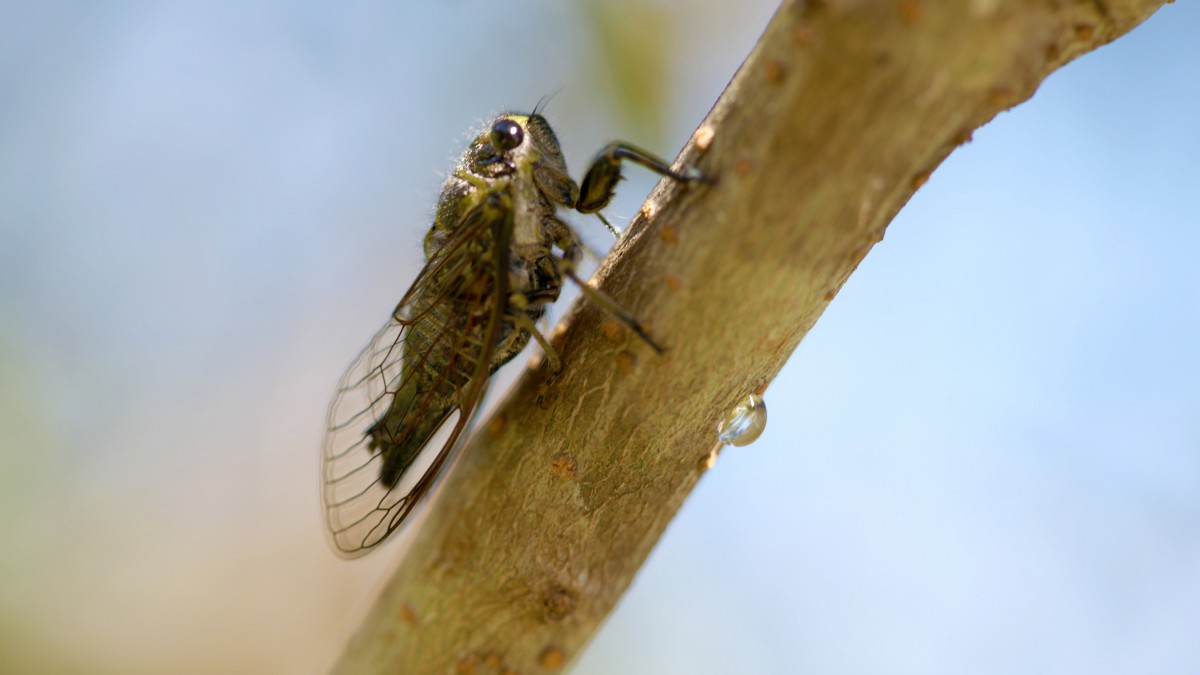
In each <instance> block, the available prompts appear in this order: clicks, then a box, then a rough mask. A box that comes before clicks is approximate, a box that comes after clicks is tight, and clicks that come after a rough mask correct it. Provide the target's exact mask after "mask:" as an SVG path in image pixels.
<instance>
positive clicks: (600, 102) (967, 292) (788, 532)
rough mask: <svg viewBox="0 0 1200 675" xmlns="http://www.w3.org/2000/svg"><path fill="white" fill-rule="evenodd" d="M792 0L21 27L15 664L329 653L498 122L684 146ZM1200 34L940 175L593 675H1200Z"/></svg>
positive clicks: (1149, 50)
mask: <svg viewBox="0 0 1200 675" xmlns="http://www.w3.org/2000/svg"><path fill="white" fill-rule="evenodd" d="M774 4H775V3H774V2H773V1H772V0H753V1H748V2H740V3H721V2H706V3H698V2H697V1H696V0H644V1H641V0H620V1H611V0H610V1H602V0H581V1H579V2H573V3H560V2H552V1H551V0H540V1H539V0H510V1H509V2H506V3H485V2H479V1H477V0H455V1H451V2H414V3H394V2H366V3H360V4H358V5H357V6H355V7H354V8H353V9H350V8H348V7H337V8H334V7H328V6H325V5H324V4H322V3H308V2H305V3H296V2H282V1H275V2H270V1H268V2H258V3H245V2H229V1H219V2H209V3H180V2H162V3H128V4H126V3H112V2H94V3H42V4H37V3H12V2H8V3H4V4H3V5H0V579H2V581H0V670H2V671H4V672H6V673H7V672H12V673H18V672H20V673H34V672H79V673H164V672H192V673H199V672H261V673H267V672H280V673H284V672H286V673H306V672H322V671H324V670H325V669H326V668H327V667H328V665H329V664H330V662H331V661H332V659H333V658H334V656H335V655H336V653H337V651H338V649H339V647H340V646H341V644H342V643H343V642H344V640H345V639H346V638H347V636H348V635H349V634H350V633H351V631H352V630H353V629H354V627H355V625H356V623H357V621H358V619H359V618H360V617H361V615H362V614H363V612H365V610H366V608H367V605H368V603H369V601H370V599H371V597H372V595H373V593H374V592H375V589H376V588H377V587H378V586H379V584H380V583H381V581H382V579H383V575H384V574H385V573H386V571H387V570H388V569H389V568H390V567H391V565H392V564H393V563H394V560H395V559H396V557H397V555H398V554H399V553H401V549H400V547H397V546H394V545H393V546H390V547H385V548H384V549H383V551H382V552H378V553H376V554H375V555H372V556H370V557H368V558H367V559H365V560H362V561H358V562H353V563H347V562H343V561H341V560H338V559H336V558H334V556H333V555H332V554H331V553H330V552H329V551H328V550H327V547H326V544H325V542H324V539H323V535H322V532H321V527H322V525H321V520H320V517H319V507H318V496H317V448H318V445H319V442H320V436H321V431H322V424H323V416H324V414H325V406H326V403H327V401H328V396H329V395H330V393H331V390H332V388H333V385H334V383H335V382H336V380H337V378H338V376H339V375H340V373H341V370H342V368H343V367H344V366H345V365H346V364H347V363H348V362H349V360H350V358H351V357H352V356H353V355H354V354H355V353H356V351H357V349H358V348H359V347H360V346H361V345H362V344H363V343H364V342H365V341H366V340H367V338H368V337H369V336H370V335H371V334H372V333H373V331H374V330H375V329H376V328H377V327H378V326H379V325H380V324H381V323H382V322H383V320H384V319H385V318H386V317H387V315H388V312H390V311H391V309H392V307H393V305H394V303H395V302H396V301H397V300H398V298H399V297H400V295H401V294H402V293H403V291H404V290H405V289H406V288H407V286H408V284H409V282H410V281H411V280H412V278H413V276H414V275H415V273H416V271H417V269H419V266H420V264H421V259H420V241H421V237H422V236H423V235H424V233H425V230H426V229H427V227H428V224H429V222H430V217H431V213H432V210H433V205H434V202H435V200H436V197H437V194H438V191H439V188H440V185H441V180H442V177H443V176H444V172H445V171H447V170H448V169H449V167H450V166H451V163H452V162H453V160H454V159H455V158H456V157H457V156H458V154H459V153H460V152H461V151H462V149H463V147H464V146H465V143H466V141H467V139H468V138H469V135H470V134H469V132H470V130H471V129H472V128H475V127H476V126H477V125H479V124H481V123H482V122H483V121H485V120H486V119H487V118H488V117H489V116H490V115H492V114H494V113H496V112H499V111H502V110H506V109H516V110H527V109H529V108H531V107H532V106H533V105H534V103H536V102H537V101H538V100H539V99H540V98H541V97H542V96H544V95H547V94H552V93H554V92H557V95H556V96H555V97H554V99H553V100H552V102H551V103H550V105H549V107H548V112H547V114H548V116H549V118H550V120H551V121H552V123H553V124H554V125H555V128H556V129H557V131H558V133H559V137H560V140H561V141H562V143H563V145H564V148H565V151H566V154H567V160H568V164H569V165H570V166H571V167H572V169H573V170H574V172H575V173H576V175H579V173H580V172H581V171H582V169H583V167H584V166H585V164H586V162H587V160H588V159H589V158H590V156H591V153H592V152H594V151H595V150H596V149H597V148H598V147H599V146H600V145H601V144H602V143H603V142H604V141H606V140H609V139H612V138H623V139H628V140H632V141H635V142H637V143H639V144H641V145H644V146H646V147H649V148H653V149H655V150H657V151H660V152H662V153H663V154H665V155H668V156H672V155H673V154H674V152H675V151H676V150H677V149H678V148H679V147H681V146H682V144H683V142H684V141H685V140H686V139H687V138H688V136H689V135H690V133H691V132H692V130H693V129H694V128H695V126H696V125H697V124H698V123H699V121H700V120H701V119H702V117H703V115H704V114H705V113H706V112H707V110H708V109H709V107H710V106H711V104H712V102H713V101H714V100H715V99H716V97H717V95H718V94H720V92H721V90H722V88H723V87H724V85H725V84H726V82H727V81H728V80H729V78H730V77H731V76H732V75H733V73H734V71H735V70H736V68H737V66H738V64H739V63H740V61H741V59H742V58H743V57H744V55H745V54H746V53H747V52H748V51H749V49H750V47H751V46H752V45H753V43H754V41H755V39H756V38H757V36H758V35H759V33H760V32H761V30H762V28H763V26H764V25H765V24H766V22H767V20H768V18H769V16H770V14H771V12H772V11H773V9H774ZM1198 31H1200V4H1198V3H1178V4H1175V5H1170V6H1167V7H1166V8H1164V9H1163V10H1162V11H1160V12H1159V14H1158V15H1156V16H1154V17H1152V18H1151V19H1150V20H1149V21H1148V22H1147V23H1146V24H1145V25H1143V26H1142V27H1140V28H1138V29H1136V30H1135V31H1134V32H1133V33H1132V34H1130V35H1128V36H1126V37H1124V38H1121V39H1120V40H1118V41H1117V42H1116V43H1114V44H1113V45H1110V46H1108V47H1104V48H1102V49H1101V50H1099V51H1098V52H1096V53H1094V54H1089V55H1087V56H1085V57H1083V58H1082V59H1081V60H1080V61H1077V62H1075V63H1073V64H1071V65H1069V66H1067V67H1066V68H1064V69H1063V70H1062V71H1060V72H1058V73H1056V74H1054V75H1053V76H1051V77H1050V78H1049V80H1047V81H1046V82H1045V84H1044V85H1043V86H1042V88H1041V90H1040V91H1039V92H1038V93H1037V95H1036V96H1035V97H1034V98H1033V99H1032V100H1031V101H1029V102H1028V103H1025V104H1023V105H1021V106H1020V107H1018V108H1017V109H1015V110H1013V111H1011V112H1008V113H1005V114H1002V115H1001V116H1000V117H998V118H997V119H996V120H995V121H994V122H992V123H991V124H989V125H988V126H986V127H985V128H983V129H981V130H979V131H978V132H977V133H976V134H975V137H974V141H973V142H972V143H970V144H969V145H967V146H965V147H963V148H961V149H959V150H958V151H956V152H955V153H954V155H953V156H951V157H950V159H949V160H948V161H947V162H946V163H945V164H944V165H943V166H942V167H941V168H939V169H938V170H937V172H936V173H935V174H934V175H933V177H932V179H931V180H930V181H929V183H928V184H927V185H926V186H925V187H924V188H922V190H921V191H920V192H919V193H918V194H917V195H916V197H915V198H914V199H913V200H912V202H911V203H910V204H909V205H908V206H907V208H905V210H904V211H903V212H902V213H901V214H900V216H899V218H898V219H897V220H896V221H895V222H894V223H893V224H892V226H891V227H890V228H889V230H888V233H887V238H886V240H884V241H883V242H882V243H881V244H880V245H878V246H876V247H875V249H874V250H873V251H872V252H871V254H870V255H869V256H868V257H867V259H866V260H865V261H864V262H863V264H862V265H861V267H860V269H859V270H858V272H857V273H856V274H855V275H854V276H853V277H852V278H851V279H850V281H849V282H848V283H847V284H846V286H845V288H844V289H843V290H842V292H841V293H840V295H839V296H838V297H837V299H836V300H835V301H834V303H833V304H832V306H831V307H830V308H829V311H828V312H827V313H826V314H825V316H824V317H823V318H822V319H821V321H820V322H819V323H818V325H817V326H816V328H815V329H814V330H813V331H812V332H811V333H810V334H809V336H808V337H807V338H806V340H805V341H804V343H803V344H802V345H801V347H800V349H799V350H798V351H797V352H796V354H795V356H794V357H793V359H792V360H791V362H790V363H789V364H788V366H787V368H786V369H785V370H784V371H783V373H782V374H781V375H780V377H779V378H778V379H777V380H776V381H775V382H774V384H773V385H772V386H771V388H770V390H769V391H768V392H767V395H766V399H767V405H768V407H769V409H770V411H771V418H770V422H769V424H768V426H767V429H766V432H765V433H764V435H763V437H762V438H761V439H760V440H759V441H758V442H757V443H756V444H754V445H753V446H750V447H748V448H741V449H735V450H729V451H727V452H725V453H723V454H722V456H721V459H720V461H719V462H718V464H717V466H716V468H715V469H714V470H713V471H711V472H709V473H708V474H707V475H706V476H705V477H704V479H703V481H702V482H701V484H700V486H699V488H698V489H697V490H696V492H695V493H694V494H693V495H692V496H691V498H690V499H689V500H688V502H687V504H686V505H685V506H684V508H683V510H682V512H681V513H680V515H679V517H678V518H677V519H676V520H675V521H674V522H673V523H672V525H671V527H670V528H669V529H668V531H667V533H666V536H665V538H664V539H663V540H662V542H661V544H660V545H659V546H658V548H657V549H656V550H655V552H654V554H653V555H652V557H651V559H650V561H649V563H648V564H647V566H646V567H645V568H644V570H643V571H642V573H641V574H640V576H639V577H638V578H637V580H636V581H635V583H634V586H633V588H632V590H631V591H630V593H629V594H628V595H627V596H626V597H625V599H624V601H623V602H622V604H621V605H620V606H619V608H618V609H617V611H616V612H615V614H614V615H613V616H612V617H611V619H610V620H609V621H608V622H607V624H606V625H605V627H604V628H603V630H602V631H601V632H600V634H599V635H598V637H597V638H596V640H595V641H594V642H593V644H592V645H591V646H590V647H589V648H588V650H587V651H586V652H585V653H584V654H583V656H582V657H581V658H580V660H579V662H578V668H577V670H576V672H578V673H586V674H589V675H591V674H599V673H668V672H670V673H733V672H736V673H964V672H970V673H997V674H999V673H1033V672H1053V673H1126V672H1146V673H1149V672H1153V673H1196V672H1200V641H1197V639H1196V636H1197V634H1200V265H1198V264H1197V251H1200V227H1198V224H1200V218H1198V217H1197V206H1196V202H1195V198H1196V196H1197V195H1198V194H1200V171H1198V164H1197V163H1198V158H1200V132H1198V130H1197V122H1196V121H1197V120H1200V78H1198V77H1197V76H1196V73H1197V68H1198V67H1200V42H1198V41H1197V40H1196V39H1195V36H1196V34H1197V32H1198ZM630 178H631V180H630V181H629V182H628V183H626V184H625V185H624V186H623V191H622V193H621V195H620V200H619V201H618V202H617V203H616V204H615V205H614V206H613V207H612V208H611V209H610V210H609V214H610V215H611V216H612V217H613V218H614V219H615V220H616V221H617V222H618V223H623V222H624V221H625V220H626V219H627V217H628V216H629V215H631V214H633V213H635V212H636V211H637V208H638V206H639V204H640V202H641V199H642V198H643V197H644V196H645V194H646V193H647V192H648V190H649V187H650V186H651V184H652V182H653V179H652V177H650V176H647V175H645V173H644V172H639V171H634V172H631V173H630ZM576 222H578V223H579V225H580V228H581V229H582V230H583V233H584V236H585V238H586V239H588V240H589V241H590V242H591V243H592V244H593V245H594V246H596V247H599V248H603V247H605V246H607V244H608V242H609V240H608V238H607V235H606V234H605V233H604V231H603V230H602V229H601V228H600V227H599V225H598V224H597V223H596V222H595V220H594V219H587V220H580V219H576ZM564 310H565V305H560V306H559V307H558V311H557V312H556V314H557V315H559V316H561V314H562V313H563V311H564ZM524 361H525V359H518V360H517V363H518V364H520V363H523V362H524ZM519 368H520V365H518V366H517V369H519ZM507 376H508V377H511V373H509V374H508V375H507Z"/></svg>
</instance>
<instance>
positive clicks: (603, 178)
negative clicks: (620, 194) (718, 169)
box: [575, 141, 707, 229]
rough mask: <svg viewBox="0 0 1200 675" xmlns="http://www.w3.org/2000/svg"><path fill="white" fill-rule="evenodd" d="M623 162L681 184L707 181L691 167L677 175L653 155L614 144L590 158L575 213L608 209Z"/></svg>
mask: <svg viewBox="0 0 1200 675" xmlns="http://www.w3.org/2000/svg"><path fill="white" fill-rule="evenodd" d="M624 160H629V161H631V162H633V163H634V164H640V165H642V166H644V167H646V168H647V169H650V170H651V171H653V172H654V173H657V174H659V175H661V176H666V177H667V178H672V179H674V180H677V181H679V182H681V183H698V182H703V181H705V180H707V178H706V177H705V176H704V174H702V173H700V171H699V170H698V169H696V168H695V167H688V168H686V169H684V170H683V172H677V171H675V170H673V169H672V168H671V165H670V164H667V162H666V161H664V160H663V159H661V158H660V157H658V156H657V155H654V154H652V153H649V152H646V151H645V150H642V149H641V148H639V147H637V146H635V145H631V144H629V143H623V142H621V141H614V142H612V143H609V144H608V145H606V146H604V147H603V148H601V150H600V152H598V153H596V156H595V157H593V158H592V164H591V166H589V167H588V170H587V173H586V174H584V176H583V183H582V184H581V185H580V186H579V200H578V201H577V202H576V203H575V210H577V211H579V212H580V213H596V212H597V211H599V210H600V209H602V208H604V207H606V206H608V203H609V202H611V201H612V198H613V193H614V192H616V189H617V183H619V182H620V181H621V162H622V161H624ZM605 225H608V221H605ZM609 229H613V227H612V226H611V225H609Z"/></svg>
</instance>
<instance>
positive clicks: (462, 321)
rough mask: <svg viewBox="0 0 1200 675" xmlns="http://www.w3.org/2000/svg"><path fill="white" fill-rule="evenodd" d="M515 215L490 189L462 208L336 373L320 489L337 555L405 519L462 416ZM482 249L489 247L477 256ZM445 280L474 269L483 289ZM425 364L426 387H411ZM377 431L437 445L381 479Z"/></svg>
mask: <svg viewBox="0 0 1200 675" xmlns="http://www.w3.org/2000/svg"><path fill="white" fill-rule="evenodd" d="M511 217H512V213H511V208H508V207H507V204H506V203H501V204H499V205H497V204H494V203H492V202H491V201H490V200H485V201H484V203H483V204H481V205H480V206H479V207H477V208H476V209H473V210H472V211H470V212H469V213H468V214H467V215H466V216H464V218H463V219H462V221H461V222H460V223H459V226H458V227H456V228H455V234H454V236H452V237H450V238H449V239H448V240H447V241H446V242H445V243H444V244H443V246H442V247H441V248H440V249H439V250H438V251H437V252H436V253H435V254H434V255H433V256H431V258H430V262H429V263H428V264H427V265H426V266H425V268H424V269H423V270H422V271H421V273H420V275H418V277H417V280H416V281H415V282H414V284H413V286H412V288H410V289H409V291H408V293H406V294H405V296H404V299H403V300H401V301H400V304H399V305H398V306H397V308H396V310H395V311H394V312H393V314H392V317H391V318H390V319H389V320H388V322H387V323H386V324H384V326H383V328H382V329H380V331H379V332H378V333H376V334H375V336H374V337H373V338H372V339H371V341H370V342H368V343H367V345H366V347H364V348H363V350H362V351H361V352H360V353H359V354H358V356H357V357H356V358H355V360H354V361H353V363H351V364H350V366H349V368H347V369H346V372H345V373H344V374H343V375H342V378H341V380H340V381H339V382H338V386H337V390H336V391H335V392H334V395H333V400H332V401H331V402H330V404H329V412H328V415H327V417H326V423H325V438H324V442H323V443H322V446H321V457H322V462H321V464H322V466H321V483H322V488H321V496H322V502H323V506H324V511H325V521H326V525H327V527H328V533H329V537H330V542H331V544H332V546H333V549H334V551H335V552H336V553H338V554H339V555H341V556H343V557H346V558H356V557H358V556H361V555H365V554H366V553H368V552H370V551H371V550H373V549H374V548H375V547H376V546H378V545H379V544H380V543H381V542H382V541H383V540H384V539H386V538H387V536H388V535H389V534H391V533H392V532H394V531H395V530H396V529H397V528H398V527H400V525H401V524H402V523H403V521H404V520H405V518H407V517H408V515H409V514H410V513H411V512H412V510H413V508H414V507H415V506H416V505H417V504H418V503H419V502H420V500H421V498H422V497H424V496H425V495H426V494H427V493H428V492H429V490H430V488H431V487H432V486H433V484H434V482H435V481H436V479H437V478H438V475H439V474H440V472H441V470H442V469H443V467H444V466H445V464H446V462H447V460H448V459H449V458H450V456H451V454H452V453H453V451H454V449H455V446H456V445H457V443H458V440H459V439H460V438H461V437H462V435H463V433H464V432H465V431H466V429H467V427H468V426H469V423H470V421H471V418H472V416H473V414H474V412H475V410H476V408H477V406H478V403H479V401H480V399H482V397H483V393H484V391H485V388H486V382H487V379H488V377H489V375H490V368H489V364H490V361H491V352H492V348H493V347H494V345H495V343H496V340H495V336H496V334H497V331H498V330H499V326H500V323H501V319H502V316H503V314H504V311H505V308H506V307H505V299H506V297H507V293H506V289H505V285H506V283H505V282H506V276H505V275H504V274H500V273H499V269H500V268H499V265H498V261H502V260H507V258H508V236H509V233H510V232H511ZM497 235H498V236H497ZM481 246H482V248H481ZM489 248H490V249H491V253H493V255H481V252H482V251H483V250H486V249H489ZM481 276H482V277H484V283H478V280H479V278H480V277H481ZM446 279H471V280H473V281H474V282H475V283H474V284H473V286H474V287H476V288H485V289H487V290H486V291H485V292H483V293H482V294H475V295H472V294H471V293H463V292H461V291H462V287H461V285H458V286H456V285H454V284H452V283H447V282H446V281H445V280H446ZM481 303H482V305H483V307H482V308H481V307H480V306H479V305H480V304H481ZM406 354H407V357H408V360H409V361H410V362H406V360H405V355H406ZM421 373H424V375H423V377H424V379H423V380H421V383H420V385H421V386H420V387H413V380H414V379H415V378H418V377H421V375H420V374H421ZM409 387H413V388H414V389H419V391H417V392H416V394H415V395H410V396H408V397H404V398H402V399H401V400H400V401H399V402H398V401H397V398H396V397H397V394H398V392H402V391H409V392H411V391H413V389H409ZM410 413H411V414H410ZM389 415H392V416H393V418H392V419H401V418H402V419H404V420H407V421H406V422H404V423H403V425H402V426H401V427H399V428H397V427H396V426H395V425H385V424H383V423H382V422H381V421H382V420H384V419H385V417H386V416H389ZM381 427H382V428H381ZM439 430H440V431H439ZM373 434H374V442H373V438H372V435H373ZM381 436H383V437H384V438H386V439H387V440H388V441H389V442H391V441H396V442H399V441H401V440H402V441H403V442H405V443H408V442H412V443H414V444H416V445H420V446H421V447H422V449H421V450H420V455H421V456H422V457H423V458H424V457H428V456H429V454H430V453H432V452H433V451H434V448H435V447H436V454H434V455H433V459H432V461H431V462H428V466H426V467H424V468H423V470H421V469H422V466H421V463H420V462H419V461H418V462H416V463H414V464H412V466H411V467H409V466H407V465H406V466H405V468H404V469H403V471H402V473H400V475H399V476H395V477H392V478H385V476H386V473H387V472H386V471H385V462H386V460H387V456H386V453H384V452H382V451H381V450H380V447H379V438H380V437H381Z"/></svg>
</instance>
